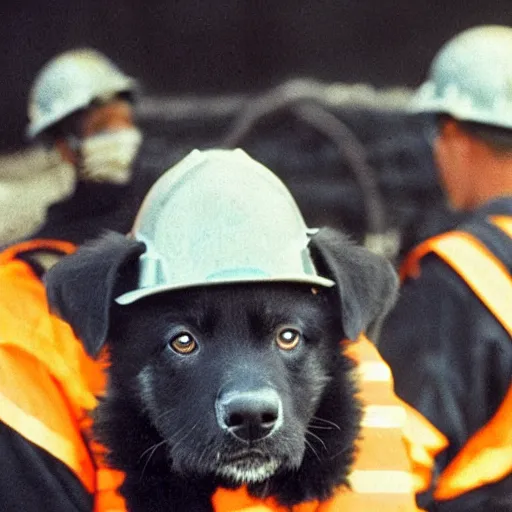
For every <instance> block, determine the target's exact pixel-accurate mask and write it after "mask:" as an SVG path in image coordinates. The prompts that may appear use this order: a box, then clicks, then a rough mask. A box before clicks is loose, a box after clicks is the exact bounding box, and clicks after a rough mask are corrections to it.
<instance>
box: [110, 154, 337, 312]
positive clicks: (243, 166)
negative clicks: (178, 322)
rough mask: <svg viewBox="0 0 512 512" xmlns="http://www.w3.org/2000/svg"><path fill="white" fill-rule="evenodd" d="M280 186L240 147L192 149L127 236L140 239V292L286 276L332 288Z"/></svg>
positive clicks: (135, 295)
mask: <svg viewBox="0 0 512 512" xmlns="http://www.w3.org/2000/svg"><path fill="white" fill-rule="evenodd" d="M314 232H316V230H309V229H308V228H307V227H306V224H305V222H304V220H303V218H302V215H301V213H300V211H299V208H298V206H297V204H296V203H295V201H294V199H293V198H292V196H291V194H290V192H289V191H288V189H287V188H286V186H285V185H284V184H283V183H282V182H281V180H279V178H277V176H276V175H275V174H273V173H272V172H271V171H270V170H268V169H267V168H266V167H264V166H263V165H262V164H260V163H258V162H256V161H255V160H253V159H252V158H250V157H249V156H248V155H247V154H246V153H245V152H244V151H242V150H240V149H236V150H207V151H198V150H195V151H193V152H192V153H190V154H189V155H188V156H187V157H186V158H185V159H183V160H182V161H181V162H179V163H178V164H177V165H176V166H174V167H172V168H171V169H169V170H168V171H167V172H166V173H165V174H164V175H163V176H162V177H161V178H160V179H159V180H158V181H157V182H156V183H155V184H154V185H153V187H152V188H151V190H150V191H149V193H148V195H147V196H146V198H145V200H144V202H143V204H142V206H141V209H140V211H139V213H138V215H137V218H136V219H135V223H134V226H133V229H132V232H131V236H133V237H134V238H135V239H137V240H140V241H142V242H144V243H145V244H146V252H145V253H144V254H143V255H142V256H141V257H140V260H139V283H138V286H137V289H135V290H131V291H128V292H127V293H124V294H123V295H121V296H120V297H117V298H116V302H118V303H119V304H131V303H132V302H135V301H136V300H139V299H141V298H142V297H147V296H149V295H154V294H156V293H161V292H164V291H168V290H176V289H181V288H188V287H194V286H205V285H213V284H226V283H240V282H268V281H273V282H275V281H291V282H301V283H308V284H311V285H316V286H326V287H331V286H333V285H334V282H333V281H331V280H329V279H326V278H324V277H321V276H319V275H318V274H317V273H316V270H315V267H314V265H313V261H312V260H311V257H310V254H309V250H308V243H309V239H310V236H311V234H313V233H314Z"/></svg>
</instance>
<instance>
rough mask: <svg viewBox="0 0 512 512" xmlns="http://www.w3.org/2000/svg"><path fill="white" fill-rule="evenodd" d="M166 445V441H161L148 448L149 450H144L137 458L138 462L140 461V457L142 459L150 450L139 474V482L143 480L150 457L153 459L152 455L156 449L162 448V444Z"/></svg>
mask: <svg viewBox="0 0 512 512" xmlns="http://www.w3.org/2000/svg"><path fill="white" fill-rule="evenodd" d="M166 443H167V441H166V440H165V439H164V440H163V441H160V442H159V443H157V444H155V445H153V446H151V447H150V448H148V449H147V450H144V452H143V453H142V455H141V456H140V457H139V460H141V459H142V457H144V455H145V454H146V453H148V452H149V451H150V450H151V452H150V454H149V457H148V459H147V460H146V463H145V464H144V467H143V468H142V472H141V474H140V480H141V481H142V479H143V478H144V472H145V471H146V468H147V466H148V464H149V461H150V460H151V457H153V455H154V453H155V452H156V451H157V450H158V448H160V446H162V445H164V444H166Z"/></svg>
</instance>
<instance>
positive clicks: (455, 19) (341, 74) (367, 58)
mask: <svg viewBox="0 0 512 512" xmlns="http://www.w3.org/2000/svg"><path fill="white" fill-rule="evenodd" d="M0 20H1V30H0V49H1V50H2V51H1V52H0V69H1V70H2V73H1V75H0V76H1V79H0V98H1V113H2V123H1V125H0V149H10V148H13V147H16V146H19V145H20V144H22V142H23V128H24V125H25V120H26V118H25V110H26V98H27V93H28V89H29V87H30V84H31V82H32V80H33V78H34V75H35V74H36V72H37V71H38V70H39V69H40V68H41V67H42V66H43V64H44V63H45V62H46V61H47V60H48V59H50V58H51V57H53V56H54V55H55V54H57V53H59V52H61V51H63V50H66V49H69V48H73V47H77V46H93V47H96V48H97V49H99V50H101V51H103V52H104V53H106V54H107V55H108V56H110V57H111V58H112V59H113V60H115V61H116V62H118V63H119V65H120V66H121V68H122V69H124V70H125V71H126V72H128V73H130V74H133V75H134V76H137V77H140V79H141V82H142V84H143V86H144V91H145V93H146V94H148V95H173V96H174V95H180V94H184V93H191V92H195V93H201V94H217V93H234V92H240V91H243V92H247V91H250V92H253V91H259V90H261V89H264V88H267V87H269V86H271V85H275V84H277V83H279V82H280V81H282V80H284V79H286V78H290V77H296V76H304V75H307V76H312V77H314V78H317V79H320V80H326V81H342V82H349V83H353V82H368V83H371V84H373V85H374V86H376V87H384V86H390V85H407V86H416V85H418V84H419V82H420V81H421V79H422V78H423V76H424V74H425V71H426V68H427V66H428V63H429V62H430V59H431V58H432V56H433V54H434V53H435V51H436V50H437V49H438V47H439V46H440V45H441V44H442V42H444V41H445V40H446V39H448V38H449V37H451V36H452V35H453V34H454V33H455V32H457V31H459V30H462V29H464V28H467V27H469V26H472V25H476V24H482V23H501V24H508V25H512V4H511V2H510V0H489V1H487V2H482V1H481V0H451V1H440V0H421V1H414V0H394V1H389V0H388V1H386V0H357V1H356V0H316V1H315V2H312V1H311V0H278V1H263V0H259V1H255V0H218V1H215V0H174V1H172V0H167V1H164V0H45V1H42V0H19V1H14V0H3V1H2V2H1V6H0Z"/></svg>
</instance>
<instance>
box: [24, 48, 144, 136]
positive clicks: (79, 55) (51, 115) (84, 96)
mask: <svg viewBox="0 0 512 512" xmlns="http://www.w3.org/2000/svg"><path fill="white" fill-rule="evenodd" d="M135 87H136V82H135V80H134V79H133V78H131V77H129V76H126V75H125V74H124V73H123V72H122V71H121V70H120V69H119V68H118V67H117V66H116V65H115V64H114V63H113V62H112V61H111V60H109V59H108V58H107V57H105V56H104V55H102V54H101V53H99V52H97V51H96V50H92V49H87V48H84V49H79V50H72V51H69V52H65V53H63V54H61V55H58V56H57V57H55V58H54V59H52V60H51V61H50V62H48V63H47V64H46V65H45V66H44V67H43V69H42V70H41V71H40V72H39V74H38V75H37V77H36V79H35V81H34V84H33V86H32V89H31V91H30V94H29V103H28V118H29V125H28V128H27V135H28V136H29V137H30V138H33V137H35V136H37V135H39V134H40V133H41V132H42V131H44V130H46V129H47V128H49V127H50V126H52V125H54V124H55V123H58V122H59V121H61V120H62V119H64V118H65V117H66V116H68V115H70V114H72V113H73V112H76V111H77V110H80V109H82V108H86V107H87V106H88V105H89V104H90V103H91V102H92V101H93V100H100V101H101V100H104V101H108V100H109V99H111V98H113V97H115V96H116V95H117V94H121V93H124V92H126V93H131V92H134V90H135Z"/></svg>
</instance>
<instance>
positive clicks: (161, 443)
mask: <svg viewBox="0 0 512 512" xmlns="http://www.w3.org/2000/svg"><path fill="white" fill-rule="evenodd" d="M166 442H167V441H166V440H165V439H164V440H163V441H160V442H159V443H156V444H154V445H152V446H150V447H149V448H148V449H147V450H144V451H143V452H142V453H141V454H140V457H139V460H141V459H142V457H144V455H146V453H148V452H149V451H151V450H153V451H154V450H156V449H157V448H158V447H160V446H162V445H163V444H165V443H166ZM151 455H153V452H152V453H151ZM151 455H150V457H151Z"/></svg>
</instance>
